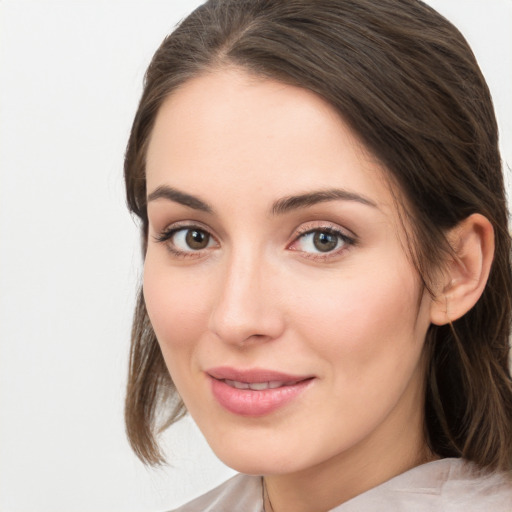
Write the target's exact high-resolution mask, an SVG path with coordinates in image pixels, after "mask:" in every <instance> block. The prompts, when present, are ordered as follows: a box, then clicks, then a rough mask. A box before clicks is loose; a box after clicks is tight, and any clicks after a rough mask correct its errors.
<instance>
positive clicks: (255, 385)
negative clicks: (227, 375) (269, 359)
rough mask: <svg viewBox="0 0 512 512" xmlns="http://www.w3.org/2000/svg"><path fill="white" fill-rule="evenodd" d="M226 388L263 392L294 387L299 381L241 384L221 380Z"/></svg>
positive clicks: (239, 382) (237, 381)
mask: <svg viewBox="0 0 512 512" xmlns="http://www.w3.org/2000/svg"><path fill="white" fill-rule="evenodd" d="M221 380H222V382H224V383H226V384H227V385H228V386H231V387H232V388H236V389H252V390H253V391H263V390H265V389H277V388H282V387H283V386H294V385H295V384H297V383H298V382H301V381H298V380H297V381H292V382H285V381H282V380H271V381H268V382H242V381H239V380H229V379H221Z"/></svg>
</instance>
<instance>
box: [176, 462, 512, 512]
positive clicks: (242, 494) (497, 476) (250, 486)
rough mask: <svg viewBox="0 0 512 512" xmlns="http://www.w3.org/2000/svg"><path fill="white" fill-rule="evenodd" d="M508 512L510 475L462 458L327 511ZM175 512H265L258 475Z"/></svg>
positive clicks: (416, 470)
mask: <svg viewBox="0 0 512 512" xmlns="http://www.w3.org/2000/svg"><path fill="white" fill-rule="evenodd" d="M406 511H407V512H410V511H413V512H434V511H435V512H512V476H511V475H506V474H502V473H487V472H484V471H482V470H479V469H478V468H477V467H476V466H475V465H474V464H472V463H468V462H465V461H463V460H462V459H441V460H438V461H434V462H429V463H428V464H423V465H422V466H418V467H416V468H413V469H411V470H409V471H407V472H405V473H402V474H401V475H398V476H396V477H394V478H392V479H391V480H388V481H387V482H384V483H383V484H381V485H379V486H377V487H375V488H373V489H370V490H369V491H366V492H364V493H363V494H360V495H359V496H356V497H355V498H353V499H351V500H349V501H347V502H345V503H343V504H341V505H339V506H337V507H335V508H333V509H332V510H331V511H330V512H406ZM174 512H263V501H262V488H261V477H258V476H248V475H236V476H234V477H233V478H231V479H229V480H228V481H227V482H225V483H223V484H222V485H220V486H219V487H217V488H215V489H213V490H212V491H210V492H208V493H206V494H204V495H203V496H200V497H199V498H197V499H195V500H193V501H191V502H190V503H188V504H186V505H184V506H182V507H180V508H178V509H176V510H175V511H174Z"/></svg>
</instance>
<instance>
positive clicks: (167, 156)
mask: <svg viewBox="0 0 512 512" xmlns="http://www.w3.org/2000/svg"><path fill="white" fill-rule="evenodd" d="M385 172H386V171H385V170H384V169H383V168H382V167H381V166H380V165H379V163H378V162H377V161H376V160H375V159H374V158H372V156H371V155H370V154H368V152H367V151H365V148H364V147H363V146H362V145H361V143H360V142H359V141H358V139H357V137H356V136H355V135H354V134H353V133H352V132H351V131H350V129H349V128H348V127H347V126H346V125H345V124H344V122H343V121H342V119H341V118H340V117H339V116H338V115H337V114H336V113H335V112H334V110H333V109H332V107H330V106H329V105H328V104H326V102H324V101H323V100H322V99H321V98H319V97H318V96H316V95H315V94H313V93H311V92H309V91H306V90H304V89H300V88H297V87H292V86H289V85H284V84H282V83H279V82H275V81H271V80H268V79H262V78H257V77H253V76H249V75H248V74H246V73H245V72H243V71H240V70H237V69H220V70H216V71H213V72H210V73H208V74H204V75H202V76H200V77H197V78H194V79H192V80H190V81H189V82H187V83H186V84H185V85H184V86H182V87H181V88H180V89H179V90H178V91H175V92H174V93H173V94H172V95H171V96H170V97H169V98H168V99H167V100H166V101H165V102H164V104H163V105H162V107H161V109H160V111H159V113H158V116H157V120H156V124H155V126H154V130H153V133H152V136H151V140H150V144H149V148H148V153H147V190H148V195H149V197H150V199H151V200H149V203H148V215H149V223H150V229H149V239H148V249H147V254H146V259H145V269H144V296H145V300H146V305H147V310H148V314H149V316H150V319H151V323H152V325H153V328H154V330H155V333H156V335H157V338H158V341H159V344H160V346H161V349H162V352H163V355H164V358H165V361H166V364H167V367H168V369H169V371H170V374H171V376H172V379H173V381H174V382H175V384H176V386H177V389H178V391H179V393H180V395H181V396H182V398H183V400H184V402H185V404H186V406H187V408H188V410H189V412H190V413H191V415H192V417H193V418H194V420H195V421H196V422H197V424H198V426H199V427H200V429H201V430H202V432H203V434H204V435H205V437H206V439H207V441H208V442H209V444H210V446H211V447H212V449H213V450H214V451H215V452H216V454H217V455H218V456H219V458H220V459H221V460H223V461H224V462H225V463H226V464H227V465H229V466H231V467H233V468H235V469H236V470H238V471H241V472H244V473H250V474H262V475H265V481H266V485H267V488H268V493H269V496H270V498H271V501H272V507H273V510H274V511H275V512H282V511H294V512H308V511H309V512H313V511H314V512H318V511H321V510H328V509H329V508H332V507H334V506H336V505H338V504H340V503H342V502H344V501H346V500H348V499H350V498H352V497H353V496H355V495H357V494H360V493H361V492H364V491H365V490H367V489H370V488H371V487H374V486H375V485H378V484H379V483H382V482H384V481H386V480H388V479H389V478H391V477H393V476H395V475H397V474H399V473H401V472H403V471H405V470H407V469H409V468H411V467H413V466H416V465H418V464H420V463H422V462H425V461H426V460H428V459H429V458H431V457H432V455H431V454H429V452H428V450H427V449H426V443H425V439H424V433H423V406H424V380H425V379H424V366H425V364H424V358H423V347H424V340H425V335H426V332H427V329H428V327H429V325H430V323H431V320H432V318H431V316H432V310H433V304H434V301H433V300H432V299H431V297H430V296H429V295H428V294H427V293H426V292H424V291H423V289H422V287H421V284H420V280H419V277H418V274H417V272H416V270H415V269H414V267H413V266H412V264H411V262H410V260H409V258H408V256H407V253H406V252H405V250H404V243H403V233H402V231H401V227H400V222H399V218H398V213H397V211H396V208H395V206H394V202H393V197H392V195H391V193H390V190H389V186H388V183H387V181H386V179H385V176H386V175H385ZM160 187H171V188H172V189H173V190H178V191H180V192H181V193H182V194H187V195H188V196H193V197H194V198H197V199H198V200H200V201H201V202H202V203H204V204H202V205H201V204H200V203H194V202H191V201H190V200H187V201H182V199H183V197H185V196H183V195H182V196H179V197H178V200H176V197H177V196H175V197H174V198H173V199H171V198H169V197H159V198H154V196H155V194H153V193H154V192H155V191H156V190H158V189H159V188H160ZM333 188H335V189H337V190H340V189H341V190H343V191H345V192H348V193H349V194H352V196H348V198H347V197H345V198H342V199H339V198H338V199H331V200H324V201H320V202H316V203H315V204H312V205H309V206H308V205H302V206H300V207H297V208H293V209H288V210H286V211H284V212H277V213H276V212H274V213H273V212H272V208H273V205H275V203H276V202H279V201H281V204H282V202H283V198H288V197H290V196H296V195H302V194H305V193H310V192H312V191H320V190H326V189H333ZM160 190H161V188H160ZM151 194H153V198H152V197H151ZM356 195H357V198H358V199H354V197H355V196H356ZM180 201H181V202H186V203H188V205H185V204H180ZM198 205H200V206H206V205H208V207H209V210H210V211H205V209H204V208H203V209H198V208H197V207H198ZM190 226H193V227H195V228H199V229H201V230H203V232H204V233H209V234H210V236H211V238H210V241H209V242H208V244H207V246H206V247H205V248H203V249H200V250H196V249H192V248H190V246H188V245H187V241H186V237H185V235H186V234H187V233H189V232H187V231H186V230H187V227H190ZM169 229H181V231H178V232H177V233H175V234H174V235H173V236H172V237H171V238H170V239H168V240H166V241H161V240H160V241H159V240H158V238H159V237H160V238H162V237H163V236H164V235H162V233H164V234H165V233H166V232H167V233H168V232H169ZM326 229H330V230H339V231H340V232H341V233H342V235H343V236H344V237H345V241H344V239H343V238H338V237H337V236H336V235H333V239H334V240H335V243H336V248H335V249H334V250H331V251H328V252H320V251H319V250H318V249H317V248H316V246H315V245H314V243H312V238H313V235H312V234H310V235H304V232H311V231H312V230H316V232H317V233H318V232H319V231H320V232H321V231H322V230H324V231H325V230H326ZM346 237H348V238H350V239H351V240H352V241H353V243H352V242H350V241H348V240H347V239H346ZM215 366H231V367H235V368H242V369H251V368H266V369H272V370H277V371H281V372H286V373H291V374H298V375H310V376H314V379H313V380H312V382H311V384H310V385H309V386H308V387H307V389H306V390H305V391H304V392H302V393H301V394H300V395H299V396H298V397H296V398H295V399H294V400H292V401H291V402H289V403H288V404H286V405H285V406H284V407H281V408H280V409H278V410H277V411H274V412H272V413H271V414H268V415H263V416H261V417H256V418H255V417H244V416H240V415H237V414H233V413H231V412H229V411H227V410H226V409H224V408H223V407H221V406H220V405H219V403H218V402H217V401H216V400H215V399H214V398H213V396H212V391H211V386H210V380H209V378H208V376H207V375H206V373H205V370H207V369H208V368H212V367H215Z"/></svg>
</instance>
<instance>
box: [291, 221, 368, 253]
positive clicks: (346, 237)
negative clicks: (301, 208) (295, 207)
mask: <svg viewBox="0 0 512 512" xmlns="http://www.w3.org/2000/svg"><path fill="white" fill-rule="evenodd" d="M322 231H323V232H328V233H332V234H334V235H336V236H338V237H340V238H341V240H342V241H343V242H344V243H343V246H342V247H341V248H339V249H335V250H333V251H329V252H324V253H322V252H318V253H316V252H307V251H301V250H300V249H293V248H292V246H293V245H294V244H296V243H297V242H298V241H299V240H300V239H301V238H302V237H305V236H306V235H308V234H311V233H315V232H322ZM357 244H358V237H357V235H356V234H355V233H353V232H352V231H350V230H348V229H347V228H343V227H341V226H340V225H339V224H334V223H332V222H322V221H314V222H307V223H305V224H302V225H301V226H300V227H299V228H297V229H296V231H295V232H294V234H293V239H292V241H291V242H290V243H289V244H288V246H287V248H288V249H289V250H292V251H296V252H298V253H301V255H302V256H303V257H305V258H307V259H312V260H319V261H320V260H321V261H324V260H328V259H331V258H335V257H337V256H340V255H341V253H344V252H346V251H347V250H350V248H351V247H353V246H355V245H357Z"/></svg>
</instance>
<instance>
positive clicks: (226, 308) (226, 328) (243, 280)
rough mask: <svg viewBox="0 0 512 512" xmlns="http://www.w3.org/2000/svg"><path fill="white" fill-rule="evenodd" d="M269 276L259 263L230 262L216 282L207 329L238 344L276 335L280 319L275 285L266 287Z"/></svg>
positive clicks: (281, 327)
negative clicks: (235, 263) (237, 263)
mask: <svg viewBox="0 0 512 512" xmlns="http://www.w3.org/2000/svg"><path fill="white" fill-rule="evenodd" d="M269 277H270V276H268V278H266V277H265V272H264V270H263V269H262V267H261V266H254V265H253V266H248V265H245V266H243V267H240V266H238V267H236V266H234V265H232V266H231V268H230V269H229V271H228V274H227V276H226V277H225V279H224V280H223V282H221V283H219V288H218V290H219V291H218V294H217V297H216V300H215V304H214V305H213V307H212V313H211V317H210V325H209V327H210V331H211V332H213V333H214V334H215V335H216V336H217V337H218V338H220V339H221V340H223V341H224V342H226V343H230V344H234V345H239V346H242V345H246V344H247V343H248V342H260V343H261V342H267V341H271V340H273V339H276V338H278V337H279V336H280V335H281V333H282V331H283V329H284V322H283V316H282V312H281V309H280V308H279V307H278V306H277V304H276V301H275V297H276V290H275V286H272V287H270V286H268V284H269V281H270V282H274V284H275V280H274V279H271V278H270V279H269ZM269 288H273V289H269Z"/></svg>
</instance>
